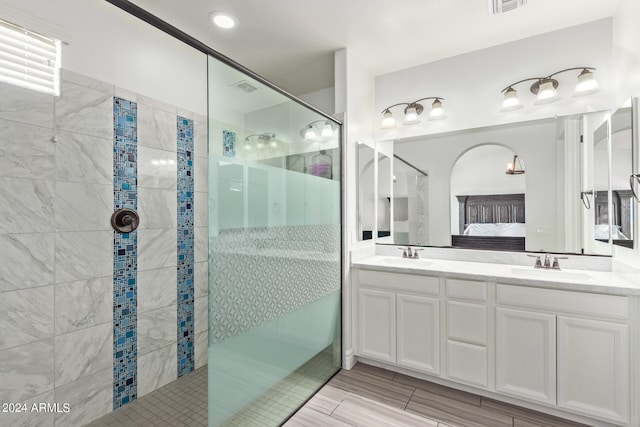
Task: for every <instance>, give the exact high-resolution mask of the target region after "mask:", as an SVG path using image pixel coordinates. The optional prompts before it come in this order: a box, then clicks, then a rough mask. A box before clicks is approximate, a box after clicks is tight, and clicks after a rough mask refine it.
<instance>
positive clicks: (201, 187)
mask: <svg viewBox="0 0 640 427" xmlns="http://www.w3.org/2000/svg"><path fill="white" fill-rule="evenodd" d="M193 169H194V170H193V173H194V177H193V188H194V191H197V192H205V193H206V192H207V187H208V176H207V173H208V169H209V160H208V159H207V158H206V157H195V158H194V162H193Z"/></svg>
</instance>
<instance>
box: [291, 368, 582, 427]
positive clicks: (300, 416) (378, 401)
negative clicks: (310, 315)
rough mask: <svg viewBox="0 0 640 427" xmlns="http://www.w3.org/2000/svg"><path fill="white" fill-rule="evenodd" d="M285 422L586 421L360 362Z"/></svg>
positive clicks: (396, 425)
mask: <svg viewBox="0 0 640 427" xmlns="http://www.w3.org/2000/svg"><path fill="white" fill-rule="evenodd" d="M285 426H286V427H303V426H304V427H334V426H335V427H354V426H357V427H374V426H375V427H378V426H379V427H382V426H393V427H402V426H416V427H417V426H423V427H427V426H432V427H502V426H504V427H578V426H584V425H583V424H578V423H573V422H570V421H567V420H563V419H560V418H556V417H552V416H549V415H546V414H543V413H540V412H535V411H531V410H528V409H524V408H519V407H516V406H513V405H509V404H506V403H502V402H498V401H495V400H492V399H488V398H484V397H480V396H476V395H474V394H471V393H466V392H463V391H459V390H455V389H452V388H449V387H444V386H440V385H437V384H434V383H430V382H427V381H422V380H419V379H416V378H413V377H409V376H406V375H402V374H398V373H395V372H391V371H387V370H384V369H381V368H376V367H373V366H369V365H365V364H362V363H359V364H357V365H356V366H354V368H353V369H352V370H350V371H344V370H343V371H340V372H339V373H338V374H337V375H336V376H334V377H333V378H332V379H331V381H329V383H327V385H325V386H324V387H323V388H322V389H321V390H320V391H319V392H318V393H316V395H315V396H314V397H313V398H312V399H311V400H309V401H308V402H307V404H306V405H305V406H304V407H303V408H302V409H300V410H299V411H298V412H297V413H296V414H295V415H294V416H293V417H292V418H291V419H290V420H289V421H288V422H287V423H286V424H285Z"/></svg>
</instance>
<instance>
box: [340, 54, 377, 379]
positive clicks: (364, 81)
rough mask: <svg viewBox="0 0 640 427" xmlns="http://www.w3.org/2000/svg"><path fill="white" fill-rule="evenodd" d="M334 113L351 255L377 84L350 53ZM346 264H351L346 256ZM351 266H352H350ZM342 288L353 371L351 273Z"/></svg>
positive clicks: (344, 56) (345, 57)
mask: <svg viewBox="0 0 640 427" xmlns="http://www.w3.org/2000/svg"><path fill="white" fill-rule="evenodd" d="M334 66H335V112H336V113H337V114H340V113H344V120H345V125H344V128H343V132H344V133H343V135H345V139H344V140H343V141H342V142H343V147H344V148H343V150H342V153H343V156H344V158H343V162H344V164H345V165H347V167H346V168H345V171H344V172H345V173H344V175H343V183H342V188H343V191H344V193H345V194H343V201H344V203H345V212H346V217H345V218H344V219H343V221H344V222H345V223H346V227H345V229H346V240H345V241H344V245H343V248H344V249H345V250H346V253H347V254H349V253H350V252H349V251H350V250H351V248H353V247H354V246H355V245H356V244H357V231H358V227H357V225H356V217H357V213H356V212H357V197H358V188H357V182H358V181H357V178H356V176H357V173H358V167H357V155H356V152H357V149H358V148H357V145H358V142H363V143H366V144H367V145H369V146H374V143H373V138H372V135H371V129H372V128H373V120H374V116H373V114H372V113H371V110H370V109H369V108H368V107H367V106H371V105H373V103H374V93H375V81H374V77H373V75H372V74H371V73H370V72H369V70H367V69H366V67H365V66H364V65H362V63H361V62H360V61H359V60H358V58H357V57H355V56H354V55H353V54H351V52H350V51H348V50H347V49H339V50H337V51H336V52H335V61H334ZM346 262H347V263H349V262H350V260H349V258H348V256H347V259H346ZM347 265H349V264H347ZM345 270H346V272H345V277H344V278H343V280H344V287H343V307H347V310H346V311H345V313H344V317H343V319H344V320H343V351H344V355H345V359H344V363H343V366H344V367H345V368H347V369H350V368H351V366H353V364H354V363H355V359H354V356H353V341H352V330H351V316H350V309H349V307H350V306H351V286H350V280H351V279H350V278H351V276H350V272H349V269H348V268H347V269H345Z"/></svg>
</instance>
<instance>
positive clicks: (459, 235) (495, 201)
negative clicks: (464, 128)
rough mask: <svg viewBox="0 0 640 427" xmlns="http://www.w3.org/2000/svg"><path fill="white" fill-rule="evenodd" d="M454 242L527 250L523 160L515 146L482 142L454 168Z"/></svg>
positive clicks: (457, 162) (451, 210)
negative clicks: (510, 147) (512, 148)
mask: <svg viewBox="0 0 640 427" xmlns="http://www.w3.org/2000/svg"><path fill="white" fill-rule="evenodd" d="M450 182H451V193H450V194H451V197H450V203H451V208H450V212H451V245H452V246H453V247H459V248H473V249H491V250H509V251H524V250H525V238H526V231H525V230H526V227H525V188H526V184H525V163H524V160H523V159H521V158H520V157H519V156H518V155H517V154H516V153H515V152H513V150H511V149H509V148H508V147H505V146H502V145H498V144H492V143H487V144H482V145H477V146H475V147H473V148H470V149H469V150H467V151H466V152H464V153H463V154H462V155H461V156H460V157H459V158H458V160H457V161H456V162H455V164H454V165H453V168H452V170H451V180H450Z"/></svg>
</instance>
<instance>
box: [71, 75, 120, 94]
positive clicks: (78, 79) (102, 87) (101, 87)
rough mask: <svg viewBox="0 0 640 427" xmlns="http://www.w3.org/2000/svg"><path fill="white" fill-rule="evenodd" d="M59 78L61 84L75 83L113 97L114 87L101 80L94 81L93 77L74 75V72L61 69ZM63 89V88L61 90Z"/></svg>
mask: <svg viewBox="0 0 640 427" xmlns="http://www.w3.org/2000/svg"><path fill="white" fill-rule="evenodd" d="M60 78H61V81H62V84H63V85H64V84H65V83H75V84H77V85H80V86H85V87H87V88H89V89H93V90H96V91H99V92H104V93H106V94H109V95H113V93H114V90H115V88H114V86H113V85H112V84H110V83H106V82H104V81H102V80H96V79H94V78H93V77H89V76H86V75H84V74H80V73H76V72H75V71H71V70H67V69H62V70H60ZM62 89H64V86H63V87H62V88H61V90H62Z"/></svg>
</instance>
